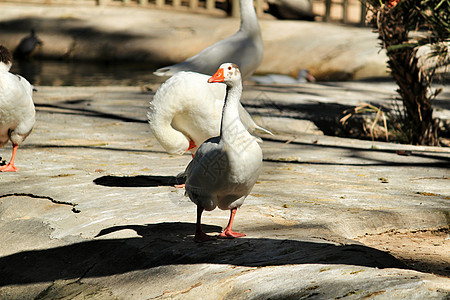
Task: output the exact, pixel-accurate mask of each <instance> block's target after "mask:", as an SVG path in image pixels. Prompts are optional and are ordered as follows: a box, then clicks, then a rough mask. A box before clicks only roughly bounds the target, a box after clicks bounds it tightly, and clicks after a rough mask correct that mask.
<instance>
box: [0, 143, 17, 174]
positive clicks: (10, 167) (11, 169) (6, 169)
mask: <svg viewBox="0 0 450 300" xmlns="http://www.w3.org/2000/svg"><path fill="white" fill-rule="evenodd" d="M17 147H19V145H17V144H13V153H12V156H11V160H10V161H9V163H8V164H7V165H6V166H1V167H0V171H1V172H17V171H18V169H17V168H16V167H15V166H14V159H15V158H16V152H17Z"/></svg>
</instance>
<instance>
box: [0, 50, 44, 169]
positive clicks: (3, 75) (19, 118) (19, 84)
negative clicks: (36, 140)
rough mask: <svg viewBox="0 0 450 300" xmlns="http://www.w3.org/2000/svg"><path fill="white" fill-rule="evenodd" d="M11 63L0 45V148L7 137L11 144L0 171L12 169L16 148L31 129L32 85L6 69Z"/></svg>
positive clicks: (32, 114) (13, 167)
mask: <svg viewBox="0 0 450 300" xmlns="http://www.w3.org/2000/svg"><path fill="white" fill-rule="evenodd" d="M11 65H12V57H11V53H10V52H9V51H8V49H6V48H5V47H3V46H0V147H2V146H4V145H5V144H6V143H7V142H8V140H10V141H11V143H12V145H13V152H12V156H11V160H10V162H9V163H8V164H7V165H5V166H0V171H3V172H15V171H17V168H16V167H15V166H14V159H15V157H16V153H17V148H18V146H19V144H20V143H22V142H23V141H24V140H25V138H26V137H27V136H28V135H29V134H30V132H31V130H32V129H33V126H34V123H35V122H36V119H35V114H36V112H35V108H34V104H33V99H32V94H33V86H32V85H31V84H30V83H29V82H28V81H27V80H26V79H25V78H23V77H22V76H19V75H14V74H12V73H10V72H9V70H10V68H11Z"/></svg>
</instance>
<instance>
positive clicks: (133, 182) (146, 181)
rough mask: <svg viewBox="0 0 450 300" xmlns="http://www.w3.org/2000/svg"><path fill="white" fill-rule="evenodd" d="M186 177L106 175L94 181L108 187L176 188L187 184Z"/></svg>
mask: <svg viewBox="0 0 450 300" xmlns="http://www.w3.org/2000/svg"><path fill="white" fill-rule="evenodd" d="M185 180H186V179H185V177H176V176H158V175H137V176H114V175H106V176H102V177H99V178H96V179H94V183H95V184H97V185H102V186H108V187H158V186H174V185H177V184H183V183H185Z"/></svg>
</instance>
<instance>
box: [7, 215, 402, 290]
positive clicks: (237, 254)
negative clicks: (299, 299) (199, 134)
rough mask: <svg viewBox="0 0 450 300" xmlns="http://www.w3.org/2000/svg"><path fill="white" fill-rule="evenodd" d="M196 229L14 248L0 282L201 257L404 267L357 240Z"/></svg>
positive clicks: (103, 234) (88, 274)
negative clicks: (226, 235)
mask: <svg viewBox="0 0 450 300" xmlns="http://www.w3.org/2000/svg"><path fill="white" fill-rule="evenodd" d="M203 229H204V231H205V232H207V233H212V232H220V231H221V228H220V227H218V226H212V225H204V228H203ZM122 230H133V231H135V232H136V234H137V235H138V237H130V238H108V235H110V234H113V233H115V232H118V231H122ZM194 231H195V224H194V223H183V222H169V223H157V224H147V225H124V226H114V227H110V228H105V229H103V230H101V231H100V232H99V233H98V235H97V236H96V237H95V238H94V239H92V240H88V241H83V242H78V243H73V244H70V245H65V246H60V247H55V248H49V249H39V250H31V251H23V252H18V253H14V254H11V255H8V256H4V257H0V286H7V285H18V284H29V283H38V282H51V281H54V280H58V279H64V280H65V279H82V278H92V277H101V276H111V275H116V274H123V273H126V272H131V271H136V270H144V269H151V268H155V267H159V266H166V265H183V264H202V263H208V264H230V265H235V266H249V267H264V266H279V265H289V264H345V265H358V266H365V267H376V268H406V266H405V265H404V264H403V263H401V262H400V261H398V260H397V259H396V258H394V257H393V256H391V255H390V254H388V253H386V252H382V251H379V250H376V249H374V248H370V247H367V246H364V245H360V244H347V245H339V244H335V243H331V242H328V241H322V240H321V241H320V242H312V241H298V240H289V239H282V240H281V239H272V238H252V237H247V238H240V239H232V240H230V239H218V240H215V241H212V242H208V243H200V244H199V243H195V242H194V241H193V233H194ZM111 237H112V236H111ZM155 272H157V269H155ZM161 272H163V271H161Z"/></svg>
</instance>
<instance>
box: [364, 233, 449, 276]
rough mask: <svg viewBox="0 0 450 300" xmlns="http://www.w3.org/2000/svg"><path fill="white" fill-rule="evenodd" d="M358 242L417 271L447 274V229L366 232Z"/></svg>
mask: <svg viewBox="0 0 450 300" xmlns="http://www.w3.org/2000/svg"><path fill="white" fill-rule="evenodd" d="M357 240H358V241H359V242H361V243H363V244H365V245H367V246H370V247H373V248H376V249H378V250H381V251H386V252H388V253H389V254H391V255H393V256H394V257H396V258H397V259H399V260H401V261H402V262H403V263H405V264H406V265H408V266H409V267H411V268H412V269H415V270H417V271H421V272H426V273H433V274H436V275H441V276H446V277H450V228H448V227H447V228H441V229H438V230H420V231H406V230H403V231H402V230H390V231H388V232H385V233H381V234H368V235H365V236H363V237H360V238H359V239H357Z"/></svg>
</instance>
